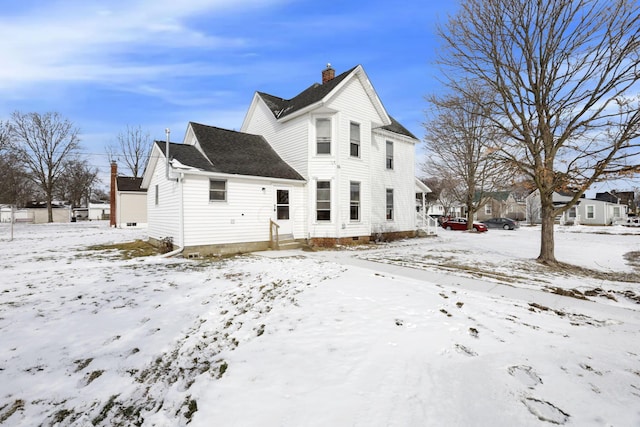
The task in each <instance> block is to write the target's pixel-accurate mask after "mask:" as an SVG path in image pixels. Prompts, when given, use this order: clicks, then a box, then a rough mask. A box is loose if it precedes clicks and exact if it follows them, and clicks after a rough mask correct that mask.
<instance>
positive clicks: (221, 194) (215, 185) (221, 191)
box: [209, 179, 227, 202]
mask: <svg viewBox="0 0 640 427" xmlns="http://www.w3.org/2000/svg"><path fill="white" fill-rule="evenodd" d="M225 200H227V181H225V180H223V179H210V180H209V201H210V202H224V201H225Z"/></svg>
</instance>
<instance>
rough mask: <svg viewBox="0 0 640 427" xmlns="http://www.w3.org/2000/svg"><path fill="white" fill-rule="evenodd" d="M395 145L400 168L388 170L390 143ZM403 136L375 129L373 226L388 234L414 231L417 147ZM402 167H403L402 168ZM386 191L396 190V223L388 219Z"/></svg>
mask: <svg viewBox="0 0 640 427" xmlns="http://www.w3.org/2000/svg"><path fill="white" fill-rule="evenodd" d="M387 141H392V142H393V149H394V150H393V151H394V153H393V154H394V163H395V166H396V168H395V169H394V170H389V169H387V168H386V164H385V159H386V142H387ZM411 141H412V140H407V139H405V138H403V137H397V138H396V137H395V134H391V133H389V132H386V131H378V130H374V132H373V142H372V157H371V178H370V185H371V186H372V188H371V194H372V199H371V227H372V229H373V230H374V231H375V230H381V231H384V232H394V231H407V230H414V229H415V224H416V215H415V193H416V191H415V190H416V188H415V185H416V182H415V179H416V178H415V169H414V162H415V145H414V143H412V142H411ZM400 165H402V166H400ZM386 189H393V221H389V220H387V212H386V205H387V200H386Z"/></svg>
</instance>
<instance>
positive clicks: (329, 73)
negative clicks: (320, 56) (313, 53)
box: [322, 64, 336, 84]
mask: <svg viewBox="0 0 640 427" xmlns="http://www.w3.org/2000/svg"><path fill="white" fill-rule="evenodd" d="M335 76H336V70H334V69H333V68H331V64H327V68H325V69H324V70H322V84H325V83H326V82H328V81H330V80H333V78H334V77H335Z"/></svg>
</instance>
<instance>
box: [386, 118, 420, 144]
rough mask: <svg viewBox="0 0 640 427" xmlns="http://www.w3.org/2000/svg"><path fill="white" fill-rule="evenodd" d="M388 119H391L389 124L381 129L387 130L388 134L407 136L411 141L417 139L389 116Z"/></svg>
mask: <svg viewBox="0 0 640 427" xmlns="http://www.w3.org/2000/svg"><path fill="white" fill-rule="evenodd" d="M389 118H390V119H391V124H390V125H387V126H383V127H382V128H381V129H384V130H387V131H389V132H393V133H397V134H400V135H404V136H408V137H410V138H413V139H418V138H416V136H415V135H414V134H412V133H411V132H409V130H408V129H407V128H406V127H404V126H402V125H401V124H400V123H399V122H398V121H397V120H396V119H394V118H393V117H391V116H389Z"/></svg>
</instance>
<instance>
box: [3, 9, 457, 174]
mask: <svg viewBox="0 0 640 427" xmlns="http://www.w3.org/2000/svg"><path fill="white" fill-rule="evenodd" d="M455 5H456V2H447V1H444V2H432V1H424V0H408V1H402V0H400V1H398V2H389V1H381V0H373V1H359V0H358V1H351V2H339V1H334V2H326V1H324V2H323V1H317V0H315V1H311V0H300V1H288V0H181V1H175V0H154V1H143V0H125V1H121V0H115V1H109V2H104V1H91V0H58V1H55V0H51V1H47V0H8V1H5V2H3V10H2V12H0V47H1V49H0V51H2V52H3V54H4V55H3V63H2V66H0V119H6V118H8V116H9V115H10V114H11V112H12V111H16V110H17V111H21V112H41V113H44V112H47V111H57V112H59V113H61V114H62V115H63V116H65V117H66V118H68V119H70V120H71V121H73V122H74V123H75V124H76V125H77V126H78V127H79V128H80V130H81V139H82V146H83V153H86V154H87V155H89V156H90V162H91V164H92V165H93V166H96V167H98V168H99V169H100V171H101V176H106V173H107V170H108V160H107V156H106V154H105V149H104V147H105V145H107V144H109V143H113V142H114V141H115V138H116V135H117V134H118V132H121V131H123V130H124V129H125V128H126V126H127V125H129V126H141V127H142V129H144V130H148V131H149V132H150V134H151V137H152V138H153V139H164V138H165V134H164V129H165V128H167V127H169V128H171V132H172V133H171V139H172V140H173V141H176V142H181V141H182V137H183V136H184V132H185V130H186V125H187V123H188V122H189V121H196V122H201V123H205V124H210V125H213V126H219V127H223V128H228V129H238V128H239V127H240V126H241V124H242V120H243V118H244V115H245V113H246V111H247V108H248V107H249V103H250V102H251V99H252V96H253V94H254V92H255V91H263V92H267V93H270V94H272V95H276V96H281V97H283V98H290V97H292V96H294V95H296V94H297V93H299V92H300V91H302V90H303V89H305V88H306V87H308V86H309V85H311V84H312V83H314V82H317V81H319V80H320V75H321V71H322V69H323V68H324V67H325V65H326V64H327V63H328V62H330V63H331V64H332V65H333V67H334V68H335V70H336V73H341V72H343V71H346V70H347V69H349V68H351V67H353V66H355V65H357V64H361V65H362V66H363V67H364V69H365V71H366V72H367V75H368V76H369V78H370V80H371V82H372V84H373V85H374V87H375V89H376V91H377V92H378V95H379V96H380V99H381V100H382V102H383V104H384V105H385V107H386V108H387V110H388V112H389V113H390V114H391V115H393V116H394V117H395V118H396V119H398V120H399V121H400V122H401V123H403V124H404V125H405V126H406V127H407V128H408V129H409V130H411V131H412V132H413V133H414V134H415V135H416V136H418V137H419V138H421V137H422V134H423V132H422V128H421V125H420V123H421V121H422V119H423V111H424V109H425V108H426V102H425V100H424V96H425V95H426V94H428V93H431V92H434V91H437V90H438V87H439V84H438V80H437V75H438V71H437V68H436V66H435V64H434V59H435V54H436V48H437V45H438V40H437V37H436V36H435V28H436V24H437V23H438V22H440V23H442V22H444V21H445V20H446V18H447V15H448V14H450V13H452V12H455V7H456V6H455Z"/></svg>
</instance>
